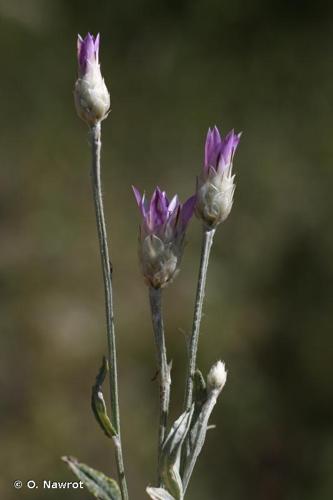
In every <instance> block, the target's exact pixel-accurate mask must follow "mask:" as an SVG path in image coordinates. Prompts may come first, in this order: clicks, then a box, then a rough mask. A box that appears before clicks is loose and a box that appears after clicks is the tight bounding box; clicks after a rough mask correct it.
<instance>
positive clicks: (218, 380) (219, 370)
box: [207, 361, 227, 392]
mask: <svg viewBox="0 0 333 500" xmlns="http://www.w3.org/2000/svg"><path fill="white" fill-rule="evenodd" d="M226 380H227V372H226V369H225V364H224V363H223V361H217V362H216V363H215V364H214V365H213V366H212V367H211V369H210V370H209V372H208V375H207V390H208V392H209V391H212V390H214V389H218V390H219V391H221V390H222V389H223V387H224V385H225V383H226Z"/></svg>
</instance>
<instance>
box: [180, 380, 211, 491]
mask: <svg viewBox="0 0 333 500" xmlns="http://www.w3.org/2000/svg"><path fill="white" fill-rule="evenodd" d="M218 395H219V391H217V390H213V391H211V392H210V393H209V394H208V396H207V400H206V401H205V403H204V404H203V405H202V407H201V410H200V412H199V413H198V414H197V415H195V417H196V418H195V419H193V421H192V427H191V429H190V431H189V433H188V436H187V442H186V448H185V447H184V449H185V451H186V454H185V455H184V457H183V458H184V463H183V466H184V472H183V474H182V475H183V487H184V492H185V491H186V488H187V486H188V483H189V480H190V477H191V475H192V472H193V468H194V466H195V463H196V461H197V458H198V456H199V454H200V452H201V450H202V447H203V445H204V442H205V438H206V434H207V427H208V421H209V417H210V415H211V413H212V411H213V409H214V406H215V404H216V399H217V397H218Z"/></svg>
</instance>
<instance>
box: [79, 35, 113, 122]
mask: <svg viewBox="0 0 333 500" xmlns="http://www.w3.org/2000/svg"><path fill="white" fill-rule="evenodd" d="M99 41H100V37H99V34H98V35H97V36H96V38H94V37H93V35H91V34H90V33H88V34H87V35H86V37H85V38H82V37H81V36H80V35H78V39H77V59H78V79H77V81H76V84H75V90H74V97H75V105H76V109H77V112H78V115H79V116H80V118H82V119H83V120H84V121H86V122H87V123H88V124H89V125H95V124H96V123H97V122H99V121H101V120H104V118H106V116H107V114H108V111H109V108H110V95H109V92H108V90H107V88H106V85H105V83H104V79H103V78H102V74H101V69H100V65H99Z"/></svg>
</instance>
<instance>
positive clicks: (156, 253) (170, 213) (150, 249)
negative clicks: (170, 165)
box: [133, 187, 195, 288]
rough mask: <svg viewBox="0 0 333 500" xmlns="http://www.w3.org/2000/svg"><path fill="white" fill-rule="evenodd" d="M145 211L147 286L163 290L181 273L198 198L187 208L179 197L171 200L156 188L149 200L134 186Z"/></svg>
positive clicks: (142, 252) (142, 237)
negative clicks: (187, 229)
mask: <svg viewBox="0 0 333 500" xmlns="http://www.w3.org/2000/svg"><path fill="white" fill-rule="evenodd" d="M133 192H134V196H135V198H136V201H137V204H138V206H139V209H140V211H141V215H142V223H141V226H140V233H139V259H140V263H141V268H142V273H143V275H144V278H145V281H146V283H147V285H149V286H152V287H153V288H162V287H164V286H166V285H167V284H169V283H170V282H171V281H172V280H173V279H174V278H175V276H176V275H177V273H178V272H179V266H180V261H181V258H182V254H183V248H184V238H185V231H186V227H187V224H188V223H189V221H190V218H191V217H192V214H193V211H194V204H195V197H194V196H192V197H191V198H189V199H188V200H187V201H186V202H185V203H184V204H183V205H182V204H181V203H180V202H179V200H178V196H174V198H173V199H172V200H171V201H169V199H168V197H167V196H166V193H165V191H161V190H160V188H158V187H157V188H156V189H155V191H154V194H153V196H152V198H151V200H150V202H149V201H147V200H146V198H145V194H143V195H141V193H140V192H139V190H138V189H136V188H134V187H133Z"/></svg>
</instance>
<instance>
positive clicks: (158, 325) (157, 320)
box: [149, 287, 171, 486]
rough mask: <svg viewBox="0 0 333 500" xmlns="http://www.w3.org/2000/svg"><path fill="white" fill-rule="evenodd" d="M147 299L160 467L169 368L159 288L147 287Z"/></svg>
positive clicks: (169, 379)
mask: <svg viewBox="0 0 333 500" xmlns="http://www.w3.org/2000/svg"><path fill="white" fill-rule="evenodd" d="M149 299H150V308H151V316H152V322H153V330H154V336H155V346H156V357H157V366H158V370H159V383H160V422H159V431H158V464H159V465H160V457H161V451H162V447H163V444H164V439H165V435H166V428H167V421H168V413H169V403H170V385H171V376H170V366H169V365H168V360H167V353H166V345H165V337H164V325H163V318H162V290H161V289H160V288H153V287H149ZM158 470H159V467H158ZM158 483H159V486H161V478H160V473H159V472H158Z"/></svg>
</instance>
